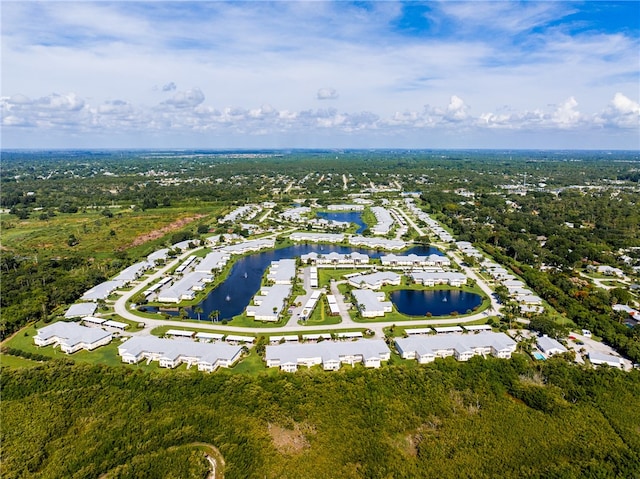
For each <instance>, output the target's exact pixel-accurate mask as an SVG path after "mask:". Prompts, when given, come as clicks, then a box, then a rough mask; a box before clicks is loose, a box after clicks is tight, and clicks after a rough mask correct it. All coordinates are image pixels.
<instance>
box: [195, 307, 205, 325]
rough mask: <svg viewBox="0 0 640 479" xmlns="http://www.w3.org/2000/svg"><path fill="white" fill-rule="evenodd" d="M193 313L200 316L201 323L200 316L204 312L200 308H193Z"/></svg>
mask: <svg viewBox="0 0 640 479" xmlns="http://www.w3.org/2000/svg"><path fill="white" fill-rule="evenodd" d="M193 311H194V312H195V313H196V314H197V315H198V321H200V315H201V314H202V313H203V312H204V311H203V309H202V308H201V307H200V306H196V307H195V308H193Z"/></svg>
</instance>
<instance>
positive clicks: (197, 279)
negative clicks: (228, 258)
mask: <svg viewBox="0 0 640 479" xmlns="http://www.w3.org/2000/svg"><path fill="white" fill-rule="evenodd" d="M211 278H212V276H211V274H209V273H203V272H201V271H192V272H191V273H187V274H185V275H184V277H183V278H182V279H179V280H178V281H176V282H175V283H173V284H172V285H171V286H169V287H167V288H163V289H162V290H161V291H160V292H159V293H158V299H159V300H160V301H163V300H168V301H171V300H173V301H176V302H178V301H180V299H181V298H182V295H184V294H187V293H189V292H191V291H192V289H193V287H194V286H197V285H200V284H202V282H203V280H206V279H211Z"/></svg>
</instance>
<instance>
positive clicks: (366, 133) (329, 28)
mask: <svg viewBox="0 0 640 479" xmlns="http://www.w3.org/2000/svg"><path fill="white" fill-rule="evenodd" d="M0 16H1V20H0V21H1V33H2V50H1V53H2V57H1V60H0V61H1V67H2V74H1V81H2V82H1V88H0V108H1V112H2V127H1V128H2V129H1V135H2V136H1V141H2V148H239V149H242V148H246V149H252V148H412V149H413V148H508V149H520V148H521V149H530V148H532V149H632V150H637V149H640V104H639V101H640V98H639V97H640V53H639V52H640V2H639V1H622V2H607V1H594V0H591V1H586V2H573V1H572V2H560V1H543V2H535V1H493V2H489V1H474V2H461V1H441V2H395V1H376V2H346V1H339V2H328V1H305V2H303V1H293V2H287V1H277V2H266V1H252V2H241V1H233V2H222V1H220V2H210V1H180V2H158V1H154V2H150V1H147V2H133V1H114V2H106V1H97V2H85V1H81V2H71V1H46V2H34V1H29V0H26V1H25V0H22V1H18V2H11V1H4V0H3V1H2V2H1V3H0Z"/></svg>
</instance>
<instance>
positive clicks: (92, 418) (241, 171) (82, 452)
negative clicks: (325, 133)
mask: <svg viewBox="0 0 640 479" xmlns="http://www.w3.org/2000/svg"><path fill="white" fill-rule="evenodd" d="M512 156H513V157H514V159H511V157H512ZM637 161H638V155H637V152H613V153H611V154H604V153H600V152H553V153H550V152H518V153H517V154H513V152H509V153H508V155H505V153H504V152H488V151H485V152H483V151H457V152H441V151H440V152H435V151H434V152H429V151H422V152H421V151H417V152H409V151H385V152H375V151H347V152H341V153H340V154H339V155H338V156H336V154H335V152H329V153H327V152H322V151H305V152H302V151H294V152H283V153H282V154H280V153H279V154H278V155H269V154H266V156H265V155H260V156H258V157H250V156H242V155H240V156H237V155H233V154H229V153H228V152H220V153H218V152H216V153H211V154H209V153H207V154H202V155H200V154H199V153H196V154H193V155H192V154H188V155H183V154H181V153H175V154H174V153H171V152H167V153H166V154H163V155H162V157H158V156H157V155H147V154H145V153H141V152H110V151H103V152H3V153H2V162H3V165H2V167H3V168H2V177H1V178H0V181H1V183H2V188H0V207H1V208H3V209H6V210H8V211H9V213H2V214H0V226H1V228H2V249H1V250H0V272H1V274H2V294H0V308H1V309H2V318H1V321H0V337H2V338H6V337H8V336H9V335H12V334H14V333H16V332H17V334H14V336H13V337H12V338H11V339H9V340H5V341H4V342H3V353H2V356H1V358H0V364H1V366H2V375H1V376H0V381H1V388H2V391H1V393H2V408H0V420H1V421H2V429H1V431H0V435H1V437H0V439H1V440H2V445H3V459H2V463H3V464H2V469H3V470H2V476H3V478H4V477H7V478H13V477H16V478H17V477H33V478H45V477H46V478H57V477H60V478H67V477H75V478H94V477H104V478H105V479H109V478H125V477H143V476H144V477H150V478H153V477H158V478H159V477H162V478H165V477H176V478H192V477H193V478H196V477H198V478H202V477H204V476H205V475H206V474H207V471H208V470H209V465H208V463H207V462H206V460H205V459H204V457H203V453H204V450H205V449H206V450H208V451H209V452H210V453H211V454H213V455H214V456H215V455H216V454H215V453H214V452H211V451H215V450H214V449H211V447H212V446H216V447H217V448H219V450H220V453H221V454H222V456H223V457H224V459H225V461H226V467H225V477H228V478H238V477H256V478H264V477H267V478H286V477H293V478H296V479H297V478H323V477H326V478H337V477H339V478H347V479H349V478H390V477H394V478H415V477H438V478H445V479H446V478H449V477H451V478H454V477H455V478H458V477H474V478H475V477H478V478H494V477H502V478H512V477H513V478H541V477H558V478H559V477H569V478H582V477H602V478H608V477H612V478H614V477H616V478H617V477H624V478H627V477H636V476H637V475H638V471H640V455H639V453H638V451H640V447H639V446H640V431H639V430H638V420H637V417H638V413H637V411H638V400H637V398H638V397H640V372H638V371H635V370H634V371H631V372H630V373H623V372H620V371H617V370H610V369H606V368H603V369H598V370H588V369H584V368H582V367H580V366H575V365H570V364H568V363H567V362H565V360H563V359H562V358H552V359H550V360H548V361H544V362H533V361H529V360H528V359H526V358H525V357H524V356H522V355H519V354H514V358H513V359H512V360H510V361H502V360H496V359H493V358H488V359H486V360H482V359H481V358H474V359H472V360H471V361H469V362H468V363H456V362H455V361H453V360H452V359H447V360H437V361H436V362H435V363H433V364H431V365H428V366H422V365H419V364H417V362H416V361H405V360H402V359H401V358H399V357H398V356H397V354H395V353H394V354H392V357H391V360H390V365H389V366H385V367H383V368H381V369H380V370H377V371H369V370H365V369H364V368H363V367H361V366H356V367H355V368H353V369H350V368H346V367H345V368H343V369H342V370H340V371H339V372H337V373H335V374H334V373H331V374H328V373H325V372H323V371H321V370H320V368H318V367H314V368H311V369H309V370H306V369H304V370H301V371H299V372H298V373H296V374H293V375H289V374H284V373H281V372H280V371H278V370H277V369H275V368H271V369H269V370H267V369H266V367H265V365H264V363H263V362H262V360H261V359H260V356H261V354H262V351H263V350H264V346H265V341H266V339H265V338H264V337H263V338H262V339H259V341H258V345H257V346H256V348H255V349H254V348H252V349H251V350H250V351H249V352H248V354H247V355H246V357H245V358H244V359H243V361H241V362H240V363H238V364H237V365H236V366H235V367H233V368H231V369H229V370H222V371H219V372H217V373H215V374H212V375H206V374H202V373H199V372H198V371H195V370H194V369H193V368H192V369H190V370H188V371H187V370H186V368H185V367H184V366H181V367H179V368H177V369H176V370H167V369H162V368H159V367H158V366H157V364H151V365H146V364H138V365H135V366H129V365H123V364H122V363H121V362H120V360H119V358H118V357H117V354H116V352H117V351H116V350H117V345H118V344H119V341H118V340H114V342H112V344H111V345H109V346H107V347H102V348H99V349H98V350H96V351H94V352H79V353H76V354H73V355H71V356H66V355H64V354H63V353H61V352H60V351H59V350H56V349H53V348H51V347H45V348H37V347H35V346H34V345H33V339H32V336H33V334H35V325H37V326H38V327H40V326H42V325H44V324H46V323H48V322H51V321H54V320H56V319H57V318H59V317H60V315H61V314H62V313H63V312H64V310H65V308H66V307H67V306H68V305H69V304H72V303H74V302H75V301H77V299H78V298H79V297H80V296H81V295H82V293H83V292H84V291H86V290H87V289H89V288H90V287H92V286H94V285H96V284H98V283H100V282H102V281H104V280H106V279H109V278H111V277H113V276H114V275H115V274H117V273H118V272H119V271H121V270H122V269H123V268H125V267H126V266H128V265H130V264H133V263H134V262H136V261H139V260H141V259H143V258H144V257H145V256H146V255H147V254H149V253H150V252H152V251H154V250H156V249H158V248H160V247H168V246H170V245H171V244H174V243H176V242H178V241H181V240H185V239H195V238H203V237H207V236H209V235H213V234H222V233H233V234H238V235H241V236H247V235H248V232H247V231H246V230H245V229H244V228H243V227H242V226H241V225H240V224H236V223H226V224H219V223H218V219H219V218H220V217H221V216H222V215H224V214H225V213H228V212H230V211H232V210H233V209H234V208H235V207H237V206H240V205H243V204H246V203H255V204H259V203H261V202H263V201H270V202H274V203H275V205H276V206H275V207H274V209H273V211H272V212H269V214H268V215H266V219H265V220H264V221H259V220H258V219H256V220H255V221H258V222H259V223H260V227H261V228H263V229H264V230H265V231H269V230H270V229H271V230H270V231H269V233H261V234H271V233H272V232H273V231H277V233H278V234H280V235H281V236H282V237H279V238H278V239H277V247H281V246H286V245H288V244H291V241H290V240H289V239H287V237H286V236H287V235H286V234H285V231H287V229H291V230H293V228H295V227H297V225H296V226H293V225H289V224H286V222H284V221H283V220H282V219H281V218H280V217H279V216H278V214H279V213H280V212H282V211H283V210H284V209H286V208H289V207H290V206H291V205H292V204H294V203H296V202H298V198H299V197H302V198H301V202H302V204H305V205H309V204H311V203H312V200H311V198H317V200H316V201H317V202H318V204H320V205H327V204H330V203H336V202H346V201H351V199H352V198H353V197H351V196H348V195H351V194H360V193H363V192H364V191H365V189H369V188H371V187H372V185H373V186H375V187H376V188H378V190H385V189H388V188H396V187H398V185H401V187H402V189H403V190H404V191H420V192H421V196H420V198H416V200H415V202H416V205H417V206H418V207H419V208H421V209H422V210H424V211H426V212H428V213H429V214H430V215H432V216H433V217H434V218H436V219H437V220H439V221H440V222H441V223H442V225H443V227H444V228H445V229H446V230H447V231H450V232H452V233H453V234H454V235H455V236H456V238H457V239H459V240H463V241H471V242H473V243H474V245H475V246H477V247H478V248H480V249H482V250H483V251H484V252H486V253H487V254H488V255H489V256H490V257H492V258H493V259H494V260H495V261H497V262H499V263H500V264H502V265H504V266H505V267H507V268H509V269H511V271H513V272H514V274H515V275H517V276H518V277H519V278H522V279H523V280H524V281H526V283H527V285H528V286H529V287H530V288H531V289H533V290H534V291H535V292H536V293H537V294H538V295H540V296H541V297H542V298H543V300H544V304H545V307H546V309H547V311H546V312H545V314H543V315H540V316H536V315H531V316H530V319H531V321H532V322H531V324H530V327H531V328H532V329H534V330H537V331H541V332H546V333H548V334H550V335H557V334H560V335H561V334H564V333H565V332H566V328H567V327H578V328H580V327H582V328H585V329H590V330H591V331H592V332H593V333H594V336H595V337H600V338H603V340H604V341H605V342H607V343H608V344H610V345H611V346H613V347H614V348H616V349H617V350H618V351H619V352H621V353H622V354H624V355H625V356H627V357H628V358H629V359H631V360H632V361H634V362H640V327H639V326H635V327H629V326H628V325H626V324H624V321H625V320H626V318H624V317H623V315H619V314H615V313H614V312H613V311H612V308H611V307H612V305H614V304H630V305H633V304H634V302H637V300H638V296H637V295H634V294H632V293H631V292H629V291H628V287H629V286H628V284H629V283H630V282H635V283H639V282H640V281H639V277H638V274H637V272H635V271H634V270H633V266H638V265H640V249H634V248H638V247H640V230H639V229H638V228H639V225H640V216H639V215H640V208H638V185H639V183H638V182H639V180H640V177H639V175H638V163H637ZM159 172H160V173H159ZM523 172H526V173H527V183H528V185H532V186H530V187H529V188H527V191H526V194H525V195H520V194H516V193H514V191H516V190H521V191H524V185H523V184H522V183H523ZM343 174H346V175H348V176H349V178H350V179H349V184H348V190H347V191H345V190H344V189H343V187H344V185H343V182H342V175H343ZM291 185H292V186H291ZM505 185H506V186H508V187H505ZM461 189H464V190H466V191H467V192H471V193H472V194H473V195H474V196H473V197H470V196H466V197H463V196H461V195H460V194H458V193H456V191H458V190H461ZM285 191H287V192H286V193H285ZM371 199H373V200H374V202H376V204H380V203H381V202H382V200H383V199H385V200H389V201H390V202H392V203H393V202H395V201H396V199H397V195H396V194H395V193H394V194H390V193H381V194H372V195H371ZM260 217H262V214H261V215H260ZM364 220H365V221H366V222H367V223H371V222H372V221H373V220H372V215H371V213H370V211H369V210H367V211H366V212H365V214H364ZM282 223H285V224H282ZM421 226H423V225H421ZM425 231H426V233H427V234H428V235H430V236H432V232H430V231H428V230H425ZM415 235H416V233H415V232H414V231H412V230H410V231H409V232H408V233H407V234H406V235H405V238H413V237H415ZM426 239H428V238H425V240H426ZM445 247H446V246H445ZM205 252H206V250H204V249H203V250H201V251H199V252H198V253H197V254H199V255H202V254H205ZM622 252H624V255H625V256H624V259H623V256H622ZM469 262H470V263H473V261H472V260H469ZM599 264H606V265H610V266H615V267H617V268H620V269H622V271H623V272H624V274H625V276H626V277H627V278H628V279H627V278H624V279H623V278H612V277H601V275H598V274H595V273H592V272H591V269H592V268H591V267H592V266H597V265H599ZM230 267H231V265H229V266H228V267H227V268H230ZM226 271H228V269H227V270H226ZM345 272H346V271H345V270H335V271H332V270H326V269H322V270H321V271H320V282H321V284H322V285H327V284H329V283H330V281H331V280H332V279H335V280H338V279H341V277H342V275H343V274H344V273H345ZM585 275H586V276H585ZM224 277H225V272H223V273H222V274H219V275H216V279H215V281H216V283H214V285H212V287H213V286H215V284H217V282H218V281H221V280H222V279H223V278H224ZM594 280H599V281H597V282H596V281H594ZM597 284H605V285H607V286H613V288H611V289H606V290H605V289H603V288H600V287H599V286H597ZM411 287H413V286H411ZM339 289H340V291H341V292H342V293H346V292H348V290H349V287H348V286H347V285H345V284H342V285H340V286H339ZM297 291H300V290H297ZM474 292H476V291H474ZM502 293H504V292H502ZM486 303H487V300H486V299H485V302H484V303H483V306H482V307H485V306H484V304H486ZM101 311H104V310H103V309H102V308H101ZM106 311H108V312H110V311H112V309H109V308H107V310H106ZM505 311H506V314H505V317H504V318H503V319H502V320H501V321H496V320H495V318H486V319H483V320H479V321H477V322H474V323H478V322H484V321H485V320H487V321H489V320H490V321H491V324H492V325H493V326H494V327H496V328H500V329H504V328H506V327H507V325H508V324H510V323H511V321H512V320H515V319H516V318H517V315H518V313H517V310H516V305H515V304H509V305H508V306H507V307H506V308H505ZM461 313H463V312H461ZM352 314H353V315H355V314H356V313H355V312H352ZM144 316H145V317H147V315H144ZM112 317H114V319H116V320H120V321H122V319H121V318H118V317H116V316H113V315H112ZM149 317H153V318H157V317H159V315H151V316H149ZM407 319H409V318H407V317H404V316H403V315H399V314H398V313H392V314H391V315H389V316H387V317H386V318H385V320H387V321H388V320H392V321H398V324H399V326H397V327H396V328H394V333H393V334H402V331H403V328H404V327H407V326H409V325H410V322H408V321H407ZM284 321H285V320H282V321H281V322H280V323H276V324H273V323H261V322H256V321H254V320H253V319H252V318H248V317H246V316H245V315H241V316H239V317H236V318H234V319H233V320H232V321H231V322H230V324H232V325H241V326H246V327H270V326H271V327H274V326H278V325H281V324H283V323H284ZM332 321H334V318H333V317H328V316H326V311H323V308H322V307H319V308H318V309H317V311H316V312H315V313H314V314H313V315H312V317H311V318H310V320H309V321H308V322H307V323H308V325H311V324H312V323H313V324H318V325H329V324H332ZM401 323H403V324H401ZM131 326H132V328H136V327H137V325H136V324H135V322H133V323H131ZM362 326H363V328H361V330H362V329H364V328H365V327H366V324H364V323H363V324H362ZM175 327H177V328H188V329H193V330H197V324H193V328H192V323H190V322H180V321H176V326H175ZM21 328H23V329H21ZM304 329H305V328H304V327H301V328H300V330H304ZM18 331H19V332H18ZM155 332H156V333H158V331H155ZM160 332H161V331H160ZM273 332H274V334H281V332H279V331H278V330H277V329H274V330H273ZM314 332H316V331H314ZM331 332H334V331H331ZM249 334H250V333H249Z"/></svg>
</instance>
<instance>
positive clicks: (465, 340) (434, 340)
mask: <svg viewBox="0 0 640 479" xmlns="http://www.w3.org/2000/svg"><path fill="white" fill-rule="evenodd" d="M395 343H396V346H397V347H398V352H400V354H403V353H404V352H407V351H415V352H416V353H417V354H419V355H425V354H432V355H435V354H436V353H437V352H438V351H442V350H451V349H454V350H456V351H458V352H459V353H462V352H469V351H472V350H474V349H476V348H484V347H492V348H493V349H495V350H496V351H505V350H509V351H511V352H513V351H515V349H516V342H515V341H514V340H513V339H511V338H510V337H509V336H507V335H506V334H504V333H491V332H483V333H478V334H452V335H445V336H411V337H409V338H397V339H396V340H395Z"/></svg>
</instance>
